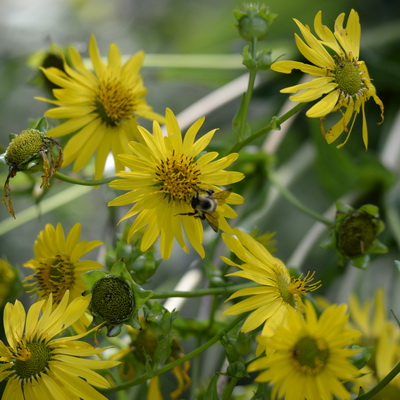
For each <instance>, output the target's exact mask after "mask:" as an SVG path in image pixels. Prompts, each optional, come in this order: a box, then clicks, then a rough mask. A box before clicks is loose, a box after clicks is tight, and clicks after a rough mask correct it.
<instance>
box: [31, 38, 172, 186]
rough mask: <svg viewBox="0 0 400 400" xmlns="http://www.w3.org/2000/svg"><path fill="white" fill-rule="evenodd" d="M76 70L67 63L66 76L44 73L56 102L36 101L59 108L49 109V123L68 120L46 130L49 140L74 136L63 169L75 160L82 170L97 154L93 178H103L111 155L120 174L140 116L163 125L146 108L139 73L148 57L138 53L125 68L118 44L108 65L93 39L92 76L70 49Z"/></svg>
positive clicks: (46, 70)
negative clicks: (123, 155) (121, 155)
mask: <svg viewBox="0 0 400 400" xmlns="http://www.w3.org/2000/svg"><path fill="white" fill-rule="evenodd" d="M69 56H70V59H71V63H72V68H71V67H70V66H69V65H68V64H67V63H66V62H65V61H64V69H65V72H64V71H62V70H60V69H58V68H53V67H52V68H42V71H43V73H44V74H45V76H46V78H47V79H48V80H49V81H50V82H52V83H54V84H56V85H58V86H59V87H60V88H59V89H54V90H53V94H54V96H55V98H56V100H49V99H45V98H42V97H37V99H38V100H42V101H47V102H49V103H51V104H54V105H56V106H58V107H56V108H52V109H50V110H48V111H47V112H46V113H45V115H46V116H47V117H50V118H62V119H67V121H65V122H63V123H62V124H60V125H58V126H57V127H55V128H52V129H50V130H49V131H48V135H49V136H51V137H60V136H65V135H68V134H70V133H74V135H73V137H72V138H71V139H70V140H69V142H68V143H67V145H66V146H65V149H64V163H63V166H66V165H68V164H70V163H71V162H73V161H75V164H74V167H73V171H75V172H77V171H80V170H81V169H82V168H83V167H84V166H85V165H86V164H87V163H88V161H89V160H90V159H91V157H92V156H93V155H94V154H95V153H96V163H95V174H94V178H95V179H100V178H101V177H102V175H103V171H104V165H105V162H106V158H107V156H108V154H109V153H110V152H112V153H113V156H114V160H115V168H116V170H117V171H118V170H120V169H123V165H122V164H121V162H120V161H118V160H117V159H116V156H117V155H118V154H120V153H127V152H129V148H128V142H129V141H130V140H133V139H135V138H136V137H137V122H136V119H137V117H143V118H147V119H150V120H157V121H159V122H161V123H163V122H164V118H163V116H162V115H159V114H157V113H155V112H153V111H152V109H151V107H150V106H149V105H148V104H147V103H146V99H145V95H146V93H147V90H146V89H145V87H144V86H143V81H142V78H141V76H140V74H139V71H140V68H141V66H142V62H143V58H144V53H143V52H138V53H137V54H136V55H134V56H133V57H131V58H130V59H129V60H128V61H126V63H124V64H121V54H120V51H119V48H118V46H117V45H116V44H115V43H112V44H111V45H110V48H109V51H108V64H105V63H104V62H103V61H102V59H101V57H100V53H99V50H98V47H97V44H96V39H95V37H94V36H93V35H92V37H91V39H90V43H89V56H90V59H91V61H92V64H93V68H94V72H91V71H90V70H88V69H87V68H86V66H85V65H84V63H83V60H82V58H81V56H80V55H79V53H78V51H77V50H76V49H74V48H73V47H70V48H69Z"/></svg>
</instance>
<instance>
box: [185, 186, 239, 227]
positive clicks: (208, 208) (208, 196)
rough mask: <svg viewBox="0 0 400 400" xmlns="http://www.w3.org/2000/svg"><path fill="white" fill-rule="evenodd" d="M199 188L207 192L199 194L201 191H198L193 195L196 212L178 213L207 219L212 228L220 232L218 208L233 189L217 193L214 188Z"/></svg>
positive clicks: (192, 203) (192, 202) (193, 205)
mask: <svg viewBox="0 0 400 400" xmlns="http://www.w3.org/2000/svg"><path fill="white" fill-rule="evenodd" d="M199 190H201V191H202V192H204V193H205V194H199V192H197V193H196V195H195V196H193V197H192V201H191V206H192V208H193V210H194V212H190V213H183V214H178V215H191V216H193V217H195V218H200V219H206V220H207V222H208V223H209V224H210V226H211V228H212V229H213V230H214V231H215V232H218V227H219V226H218V218H219V213H218V211H217V208H218V206H220V205H222V204H224V203H225V200H226V199H227V198H228V196H229V195H230V194H231V192H232V189H226V190H221V191H220V192H217V193H214V190H212V189H199Z"/></svg>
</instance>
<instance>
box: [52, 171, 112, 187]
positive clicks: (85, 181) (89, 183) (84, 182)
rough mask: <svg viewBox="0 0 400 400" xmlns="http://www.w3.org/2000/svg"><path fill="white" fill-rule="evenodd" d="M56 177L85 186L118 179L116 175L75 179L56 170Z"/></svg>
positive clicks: (102, 183)
mask: <svg viewBox="0 0 400 400" xmlns="http://www.w3.org/2000/svg"><path fill="white" fill-rule="evenodd" d="M54 177H55V178H57V179H59V180H60V181H64V182H69V183H73V184H75V185H83V186H99V185H104V184H107V183H110V182H111V181H113V180H115V179H118V178H117V177H115V176H112V177H109V178H104V179H98V180H86V179H75V178H71V177H69V176H67V175H64V174H62V173H61V172H56V173H55V174H54Z"/></svg>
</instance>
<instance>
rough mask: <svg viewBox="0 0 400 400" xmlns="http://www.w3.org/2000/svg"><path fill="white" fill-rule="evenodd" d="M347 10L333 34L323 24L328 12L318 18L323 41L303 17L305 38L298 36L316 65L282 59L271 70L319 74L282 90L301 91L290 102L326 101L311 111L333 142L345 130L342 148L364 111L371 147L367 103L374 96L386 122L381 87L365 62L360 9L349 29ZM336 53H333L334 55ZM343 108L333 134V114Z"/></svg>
mask: <svg viewBox="0 0 400 400" xmlns="http://www.w3.org/2000/svg"><path fill="white" fill-rule="evenodd" d="M344 18H345V13H342V14H340V15H339V16H338V17H337V19H336V21H335V30H334V32H332V31H331V30H330V29H329V28H328V27H327V26H326V25H323V24H322V12H321V11H319V12H318V13H317V15H316V16H315V19H314V29H315V32H316V34H317V36H318V37H319V39H318V38H317V37H316V36H314V35H313V34H312V33H311V30H310V28H309V27H308V26H305V25H303V24H302V23H301V22H300V21H298V20H297V19H294V21H295V23H296V24H297V26H298V27H299V29H300V31H301V33H302V35H303V37H304V40H305V42H304V41H303V40H302V39H301V38H300V37H299V36H298V35H297V34H295V39H296V45H297V47H298V49H299V50H300V52H301V53H302V54H303V56H304V57H305V58H306V59H307V60H308V61H310V62H311V63H312V64H314V65H312V64H305V63H302V62H299V61H277V62H276V63H274V64H272V65H271V69H272V70H274V71H277V72H282V73H285V74H289V73H291V72H292V70H294V69H299V70H300V71H302V72H304V73H306V74H309V75H310V76H311V77H316V78H315V79H312V80H311V81H309V82H306V83H301V84H299V85H295V86H290V87H287V88H285V89H282V90H281V92H282V93H296V92H299V93H297V94H294V95H292V96H290V100H292V101H296V102H300V103H308V102H311V101H314V100H317V99H320V98H321V99H320V100H319V101H318V102H317V103H316V104H314V105H313V106H312V107H311V108H310V109H309V110H308V111H307V112H306V115H307V116H308V117H311V118H320V120H321V129H322V133H323V136H324V137H325V139H326V141H327V142H328V143H332V142H334V141H335V140H336V139H337V138H338V137H339V136H340V135H341V134H342V133H343V132H345V133H346V138H345V140H344V142H343V143H341V144H339V145H338V146H337V147H338V148H340V147H342V146H343V145H344V144H345V143H346V142H347V140H348V138H349V137H350V133H351V131H352V129H353V126H354V122H355V120H356V118H357V115H358V114H359V113H360V112H361V113H362V137H363V141H364V145H365V148H366V149H367V148H368V127H367V121H366V116H365V103H366V102H367V101H368V100H369V99H370V98H371V97H372V98H373V99H374V101H375V103H376V104H377V105H378V106H379V107H380V109H381V122H383V104H382V101H381V100H380V98H379V97H378V96H377V95H376V90H375V87H374V85H373V84H372V80H371V79H370V77H369V74H368V70H367V66H366V65H365V62H364V61H361V60H359V53H360V37H361V25H360V22H359V17H358V14H357V12H356V11H354V10H351V11H350V14H349V17H348V20H347V24H346V28H344V27H343V22H344ZM332 53H333V54H332ZM335 112H338V114H339V116H340V120H339V121H337V122H336V123H335V124H334V125H333V126H332V127H331V128H330V129H329V130H328V132H326V131H325V128H324V120H325V118H326V117H327V116H328V114H331V113H335Z"/></svg>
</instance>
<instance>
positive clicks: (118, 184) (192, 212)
mask: <svg viewBox="0 0 400 400" xmlns="http://www.w3.org/2000/svg"><path fill="white" fill-rule="evenodd" d="M166 121H167V122H166V128H167V136H164V135H163V133H162V131H161V128H160V125H159V124H158V123H157V122H156V121H154V123H153V134H151V133H150V132H149V131H147V130H146V129H144V128H142V127H140V126H139V130H140V133H141V136H142V137H141V140H140V142H130V143H129V146H130V149H131V151H132V153H133V154H121V155H119V156H118V159H119V160H120V162H121V163H122V164H123V165H125V166H126V167H128V168H129V169H130V171H121V172H119V173H117V174H116V175H117V177H119V178H122V179H117V180H114V181H112V182H111V183H110V186H111V187H112V188H115V189H120V190H126V191H128V193H125V194H123V195H121V196H119V197H117V198H115V199H114V200H112V201H110V202H109V204H108V205H109V206H124V205H128V204H129V205H131V208H130V210H129V211H128V212H127V213H126V214H125V216H124V217H123V218H122V219H121V221H123V220H126V219H128V218H131V217H133V216H136V219H135V221H134V223H133V225H132V227H131V228H130V230H129V234H128V242H129V241H130V239H131V238H132V236H133V235H134V234H135V233H136V232H138V231H140V230H142V229H143V228H145V227H147V228H146V230H145V232H144V234H143V237H142V241H141V250H142V251H146V250H147V249H149V248H150V247H151V246H152V245H153V243H154V242H155V241H156V240H157V238H158V237H160V238H161V244H160V247H161V256H162V258H163V259H168V258H169V257H170V255H171V252H172V247H173V242H174V238H175V239H176V240H177V242H178V243H179V245H180V246H181V247H182V248H183V250H184V251H186V252H188V247H187V244H186V242H185V239H184V237H183V233H182V228H183V230H184V232H185V234H186V237H187V238H188V240H189V242H190V244H191V245H192V246H193V248H194V249H195V250H196V251H197V252H198V253H199V254H200V256H201V257H204V256H205V252H204V249H203V246H202V240H203V225H202V223H201V219H207V221H208V222H209V223H210V225H211V226H212V227H213V229H214V230H218V228H221V229H222V230H223V231H230V229H231V228H230V227H229V225H228V223H227V222H226V219H225V218H235V217H236V212H235V211H234V210H233V209H232V208H231V207H230V206H229V204H240V203H242V202H243V198H242V197H241V196H240V195H238V194H236V193H233V192H231V189H230V188H229V189H227V190H221V188H220V186H221V185H231V184H232V183H235V182H238V181H240V180H242V179H243V178H244V175H243V174H242V173H241V172H235V171H226V170H225V168H226V167H228V166H229V165H230V164H232V163H233V162H234V161H235V160H236V159H237V158H238V154H237V153H233V154H229V155H228V156H226V157H222V158H221V159H219V160H217V161H214V160H215V159H216V158H217V157H218V153H217V152H208V153H207V152H204V149H205V148H206V147H207V145H208V144H209V142H210V141H211V139H212V137H213V135H214V133H215V131H216V129H214V130H212V131H210V132H208V133H206V134H204V135H203V136H202V137H201V138H200V139H198V140H196V141H195V138H196V135H197V134H198V131H199V129H200V128H201V125H202V124H203V122H204V118H200V119H199V120H198V121H196V122H195V123H194V124H193V125H192V126H191V127H190V128H189V129H188V131H187V132H186V135H185V136H184V137H182V133H181V130H180V128H179V125H178V121H177V120H176V118H175V115H174V114H173V112H172V111H171V110H170V109H167V110H166ZM121 221H120V222H121Z"/></svg>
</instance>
